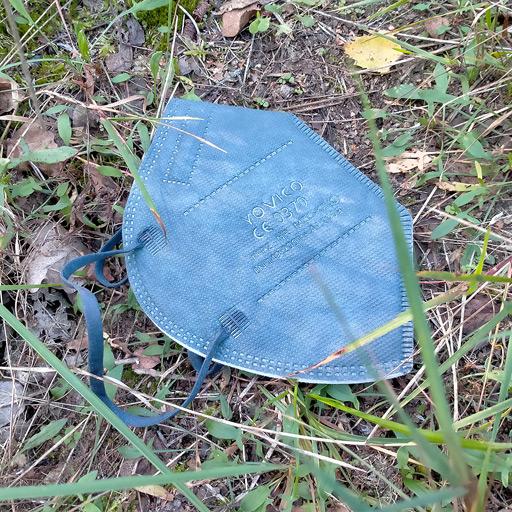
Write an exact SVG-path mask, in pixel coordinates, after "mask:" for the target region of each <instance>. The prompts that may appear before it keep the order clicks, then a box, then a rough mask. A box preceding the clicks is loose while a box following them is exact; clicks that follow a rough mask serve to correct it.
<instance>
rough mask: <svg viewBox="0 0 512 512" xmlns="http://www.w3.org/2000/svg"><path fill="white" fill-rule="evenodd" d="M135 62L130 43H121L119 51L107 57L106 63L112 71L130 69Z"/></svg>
mask: <svg viewBox="0 0 512 512" xmlns="http://www.w3.org/2000/svg"><path fill="white" fill-rule="evenodd" d="M132 64H133V51H132V47H131V46H130V45H129V44H125V43H119V51H118V52H117V53H114V54H113V55H109V56H108V57H107V58H106V59H105V65H106V66H107V69H108V71H109V72H110V73H121V72H122V71H130V70H131V68H132Z"/></svg>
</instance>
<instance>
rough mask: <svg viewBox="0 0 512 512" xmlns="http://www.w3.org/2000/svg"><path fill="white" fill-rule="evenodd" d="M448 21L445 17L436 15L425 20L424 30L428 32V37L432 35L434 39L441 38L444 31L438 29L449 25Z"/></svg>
mask: <svg viewBox="0 0 512 512" xmlns="http://www.w3.org/2000/svg"><path fill="white" fill-rule="evenodd" d="M449 26H450V23H449V21H448V20H447V19H446V18H445V17H441V16H437V17H435V18H430V19H428V20H427V21H425V30H426V31H427V32H428V35H429V36H430V37H434V38H436V39H443V37H444V33H443V32H441V33H440V34H439V33H438V30H439V29H440V28H441V27H449Z"/></svg>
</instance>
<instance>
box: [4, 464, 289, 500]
mask: <svg viewBox="0 0 512 512" xmlns="http://www.w3.org/2000/svg"><path fill="white" fill-rule="evenodd" d="M283 469H286V466H281V465H278V464H268V463H251V462H248V463H245V464H237V465H235V464H233V465H232V466H219V467H217V468H212V469H205V470H200V471H185V472H183V473H172V472H168V473H167V474H165V475H144V476H126V477H119V478H102V479H101V480H92V481H86V482H76V483H72V484H55V485H32V486H25V487H10V488H4V489H0V501H8V500H20V499H36V498H53V497H55V496H76V495H80V494H94V493H100V492H108V491H121V490H124V489H136V488H138V487H145V486H148V485H168V484H172V485H174V486H176V487H178V488H179V487H184V486H185V483H186V482H192V481H195V480H213V479H218V478H230V477H238V476H241V475H251V474H256V473H266V472H268V471H278V470H283ZM203 508H204V509H205V510H208V509H207V508H206V507H203Z"/></svg>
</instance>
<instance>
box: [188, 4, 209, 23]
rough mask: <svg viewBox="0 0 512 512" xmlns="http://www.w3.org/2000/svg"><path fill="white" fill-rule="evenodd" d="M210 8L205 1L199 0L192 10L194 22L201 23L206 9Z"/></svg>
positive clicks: (206, 11)
mask: <svg viewBox="0 0 512 512" xmlns="http://www.w3.org/2000/svg"><path fill="white" fill-rule="evenodd" d="M209 8H210V2H207V1H206V0H201V1H200V2H199V3H198V4H197V7H196V8H195V9H194V12H193V13H192V17H193V18H194V19H195V20H196V21H203V18H204V17H205V16H206V14H207V13H208V9H209Z"/></svg>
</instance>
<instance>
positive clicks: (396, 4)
mask: <svg viewBox="0 0 512 512" xmlns="http://www.w3.org/2000/svg"><path fill="white" fill-rule="evenodd" d="M409 1H410V0H398V1H397V2H394V3H392V4H391V5H390V6H389V7H384V8H383V9H381V10H380V11H379V12H376V13H375V14H372V15H371V16H370V17H369V18H368V20H369V21H371V20H373V19H375V18H378V17H379V16H382V15H384V14H387V13H388V12H391V11H393V10H395V9H397V8H398V7H400V6H401V5H404V4H406V3H407V2H409Z"/></svg>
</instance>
